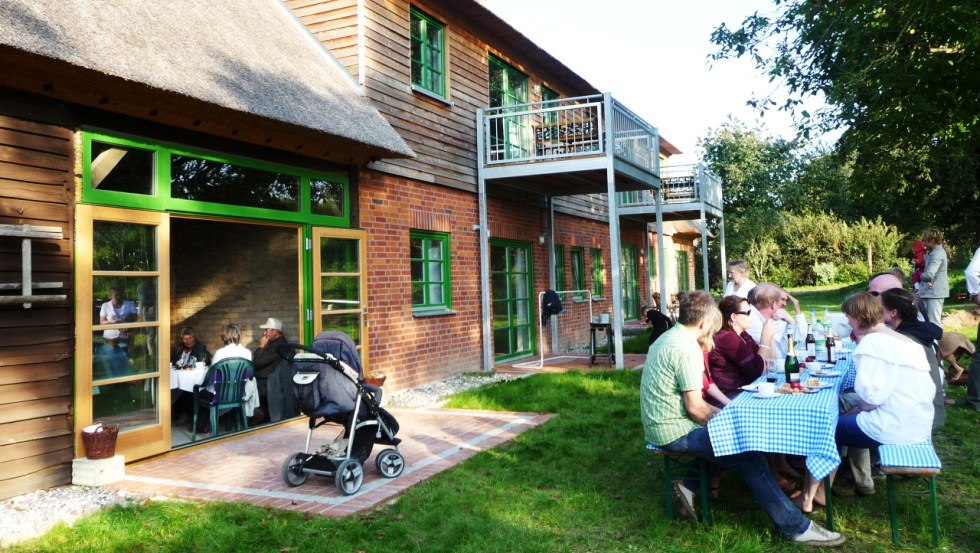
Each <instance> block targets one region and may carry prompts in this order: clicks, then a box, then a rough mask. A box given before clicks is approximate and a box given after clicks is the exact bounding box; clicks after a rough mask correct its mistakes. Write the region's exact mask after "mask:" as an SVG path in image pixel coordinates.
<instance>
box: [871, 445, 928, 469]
mask: <svg viewBox="0 0 980 553" xmlns="http://www.w3.org/2000/svg"><path fill="white" fill-rule="evenodd" d="M878 454H879V455H880V456H881V466H883V467H915V468H920V469H940V468H942V466H943V465H942V463H941V462H940V461H939V456H938V455H936V450H935V449H933V448H932V440H926V441H924V442H919V443H917V444H906V445H882V446H878Z"/></svg>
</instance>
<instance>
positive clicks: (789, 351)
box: [783, 332, 800, 388]
mask: <svg viewBox="0 0 980 553" xmlns="http://www.w3.org/2000/svg"><path fill="white" fill-rule="evenodd" d="M786 338H787V342H788V344H787V347H786V364H785V365H784V367H783V368H784V370H785V371H786V382H788V383H789V385H790V386H792V387H793V388H799V387H800V360H799V359H797V358H796V349H794V347H793V333H792V332H790V333H789V334H788V335H787V336H786Z"/></svg>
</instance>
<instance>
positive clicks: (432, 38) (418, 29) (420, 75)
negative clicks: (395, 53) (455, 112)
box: [411, 7, 446, 98]
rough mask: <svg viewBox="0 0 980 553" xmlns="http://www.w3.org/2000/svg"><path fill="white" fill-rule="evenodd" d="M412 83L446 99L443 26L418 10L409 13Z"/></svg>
mask: <svg viewBox="0 0 980 553" xmlns="http://www.w3.org/2000/svg"><path fill="white" fill-rule="evenodd" d="M411 26H412V84H413V85H415V86H417V87H419V88H421V89H424V90H427V91H429V92H431V93H433V94H435V95H436V96H441V97H443V98H445V97H446V25H445V24H443V23H441V22H439V21H438V20H436V19H435V18H433V17H432V16H430V15H427V14H425V13H423V12H421V11H419V10H418V9H417V8H415V7H413V8H412V10H411Z"/></svg>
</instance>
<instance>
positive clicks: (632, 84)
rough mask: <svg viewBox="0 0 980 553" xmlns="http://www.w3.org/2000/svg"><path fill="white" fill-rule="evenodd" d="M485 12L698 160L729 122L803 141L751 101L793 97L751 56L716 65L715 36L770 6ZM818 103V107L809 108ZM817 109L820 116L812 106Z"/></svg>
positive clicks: (570, 2) (533, 5) (692, 3)
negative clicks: (703, 146)
mask: <svg viewBox="0 0 980 553" xmlns="http://www.w3.org/2000/svg"><path fill="white" fill-rule="evenodd" d="M486 5H487V7H489V8H490V9H491V10H493V11H494V12H495V13H497V14H498V15H499V16H501V17H502V18H503V19H504V20H506V21H507V22H508V23H510V24H511V25H512V26H514V28H516V29H517V30H518V31H520V32H522V33H523V34H524V35H526V36H527V37H528V38H530V39H531V40H532V41H534V42H535V43H536V44H537V45H538V46H540V47H542V48H543V49H545V50H546V51H548V52H549V53H550V54H551V55H553V56H554V57H556V58H557V59H558V60H560V61H561V62H562V63H564V64H565V65H566V66H568V67H569V68H571V69H572V70H573V71H575V72H576V73H578V74H579V75H581V76H582V77H584V78H585V79H586V80H587V81H589V82H590V83H592V85H594V86H595V87H596V88H598V89H599V90H601V91H603V92H611V93H612V94H613V96H614V97H615V98H616V99H617V100H619V101H620V102H622V103H623V104H624V105H626V106H627V107H628V108H629V109H631V110H633V111H634V112H636V113H637V114H638V115H639V116H640V117H643V118H644V119H645V120H646V121H647V122H648V123H650V124H652V125H653V126H655V127H657V128H658V129H659V130H660V134H661V136H663V137H664V138H666V139H667V140H669V141H670V142H671V143H672V144H674V145H675V146H677V147H678V148H680V149H681V151H683V152H684V153H685V155H684V156H682V158H680V159H676V160H672V161H679V162H685V163H689V162H693V161H696V160H697V158H696V156H697V154H698V151H697V147H696V146H697V142H698V139H699V138H701V137H704V136H705V135H706V134H707V133H708V130H709V129H713V128H717V127H719V126H720V125H721V124H722V123H724V122H725V121H726V120H727V118H728V116H729V115H731V116H733V117H736V118H738V119H739V120H741V121H743V122H744V123H747V124H749V125H752V126H756V125H758V126H763V127H764V128H765V130H766V132H768V133H769V134H771V135H774V136H780V137H784V138H787V139H790V138H793V137H794V136H795V134H796V133H795V131H794V130H793V128H792V120H791V119H790V117H789V116H788V115H787V114H785V113H782V112H770V113H767V114H766V115H765V116H764V117H762V118H761V119H760V117H759V115H758V113H757V111H756V110H754V109H753V108H750V107H749V106H747V105H746V101H747V100H749V99H751V98H753V97H765V96H772V97H773V99H775V100H777V101H780V100H782V99H785V98H786V93H785V91H784V89H783V88H782V87H780V86H779V85H778V84H773V83H770V82H769V79H768V77H766V76H763V75H762V74H761V73H760V71H759V70H757V69H756V68H755V67H754V66H753V64H752V63H751V62H750V61H748V60H745V59H739V60H721V61H715V62H710V61H709V60H708V55H709V54H710V53H712V52H714V51H715V47H714V46H713V45H712V44H711V40H710V37H711V32H712V31H713V30H714V29H715V28H716V27H717V26H718V25H720V24H721V23H722V22H725V23H726V24H727V25H728V27H730V28H735V27H738V26H739V25H740V23H741V22H742V20H743V19H745V17H746V16H747V15H749V14H752V13H753V12H755V11H759V12H761V13H768V14H773V13H774V3H773V2H772V0H686V1H685V0H671V1H669V2H667V1H664V0H603V1H602V2H595V1H594V0H487V2H486ZM808 107H813V106H808ZM811 111H812V110H811Z"/></svg>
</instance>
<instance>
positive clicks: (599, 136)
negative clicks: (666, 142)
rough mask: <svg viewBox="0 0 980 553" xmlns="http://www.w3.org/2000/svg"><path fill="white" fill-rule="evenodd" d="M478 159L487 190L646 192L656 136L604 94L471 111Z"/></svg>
mask: <svg viewBox="0 0 980 553" xmlns="http://www.w3.org/2000/svg"><path fill="white" fill-rule="evenodd" d="M477 122H478V124H479V128H478V136H477V147H478V155H479V159H478V163H479V164H480V172H481V174H482V176H483V179H484V180H485V181H486V182H488V183H492V184H493V185H494V187H497V186H504V187H510V188H516V189H520V190H524V191H528V192H532V193H536V194H541V195H545V196H565V195H572V194H592V193H605V192H607V191H608V182H607V169H608V168H609V167H610V166H611V167H612V168H613V170H614V171H615V180H616V184H615V186H616V190H617V191H639V190H651V189H652V188H654V187H656V186H657V185H658V184H659V182H660V180H659V174H660V150H659V141H660V136H659V133H658V132H657V129H656V128H655V127H653V126H651V125H650V124H649V123H647V122H646V121H644V120H643V119H641V118H640V117H639V116H637V115H636V114H634V113H633V112H632V111H630V110H629V109H627V108H626V107H625V106H623V105H622V104H620V103H619V102H617V101H616V100H615V99H613V97H612V96H611V95H610V94H601V95H594V96H581V97H578V98H561V99H558V100H549V101H542V102H533V103H529V104H520V105H513V106H501V107H492V108H487V109H481V110H477Z"/></svg>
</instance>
